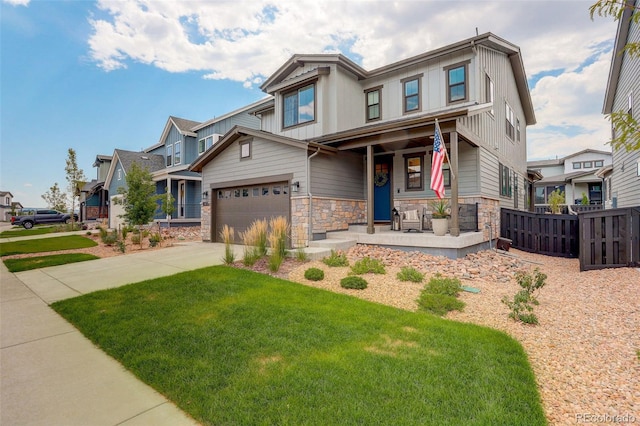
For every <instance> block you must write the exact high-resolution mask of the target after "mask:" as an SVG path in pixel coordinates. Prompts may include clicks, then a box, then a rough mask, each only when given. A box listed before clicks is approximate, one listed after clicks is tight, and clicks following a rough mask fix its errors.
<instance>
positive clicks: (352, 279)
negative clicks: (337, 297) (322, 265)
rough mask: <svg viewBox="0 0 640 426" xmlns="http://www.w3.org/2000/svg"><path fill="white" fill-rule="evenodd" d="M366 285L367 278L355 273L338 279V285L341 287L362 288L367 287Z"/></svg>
mask: <svg viewBox="0 0 640 426" xmlns="http://www.w3.org/2000/svg"><path fill="white" fill-rule="evenodd" d="M367 285H368V284H367V280H365V279H364V278H362V277H358V276H355V275H350V276H348V277H345V278H343V279H341V280H340V286H342V287H343V288H351V289H356V290H363V289H365V288H367Z"/></svg>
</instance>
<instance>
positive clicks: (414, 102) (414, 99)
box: [402, 75, 422, 113]
mask: <svg viewBox="0 0 640 426" xmlns="http://www.w3.org/2000/svg"><path fill="white" fill-rule="evenodd" d="M420 77H422V75H419V76H416V77H410V78H407V79H405V80H402V90H403V99H404V107H403V108H404V113H408V112H414V111H420Z"/></svg>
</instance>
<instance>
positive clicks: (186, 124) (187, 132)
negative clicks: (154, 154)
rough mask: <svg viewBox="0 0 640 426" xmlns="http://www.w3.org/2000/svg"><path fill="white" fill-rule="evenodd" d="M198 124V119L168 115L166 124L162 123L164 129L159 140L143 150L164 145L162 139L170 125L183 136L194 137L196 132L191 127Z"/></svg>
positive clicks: (164, 137) (165, 137) (168, 130)
mask: <svg viewBox="0 0 640 426" xmlns="http://www.w3.org/2000/svg"><path fill="white" fill-rule="evenodd" d="M198 125H200V122H199V121H193V120H187V119H186V118H178V117H174V116H172V115H170V116H169V118H168V119H167V124H165V125H164V130H163V131H162V135H161V136H160V140H159V141H158V142H157V143H156V144H155V145H152V146H150V147H149V148H147V149H145V150H144V152H149V151H151V150H154V149H156V148H158V147H159V146H162V145H164V141H165V140H166V139H167V137H168V136H169V132H171V127H175V128H176V129H178V132H180V134H181V135H183V136H191V137H194V138H195V137H196V136H198V134H197V133H196V132H194V131H193V128H194V127H196V126H198Z"/></svg>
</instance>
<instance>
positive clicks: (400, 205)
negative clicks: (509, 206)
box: [393, 197, 500, 241]
mask: <svg viewBox="0 0 640 426" xmlns="http://www.w3.org/2000/svg"><path fill="white" fill-rule="evenodd" d="M433 201H435V199H401V200H398V199H396V200H394V203H393V204H394V207H395V208H396V209H398V211H405V210H414V209H417V210H420V211H421V210H422V208H423V207H427V209H428V210H431V209H430V208H429V206H430V205H431V203H432V202H433ZM458 203H459V204H475V203H478V229H479V230H480V231H481V232H482V233H483V236H484V238H483V239H484V241H489V239H490V237H491V236H493V238H494V239H495V238H498V237H499V236H500V201H498V200H494V199H491V198H483V197H459V198H458ZM489 224H491V230H492V231H491V232H490V230H489V229H490V228H489Z"/></svg>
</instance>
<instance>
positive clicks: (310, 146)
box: [189, 126, 338, 172]
mask: <svg viewBox="0 0 640 426" xmlns="http://www.w3.org/2000/svg"><path fill="white" fill-rule="evenodd" d="M244 136H253V137H259V138H263V139H267V140H269V141H272V142H275V143H281V144H285V145H289V146H293V147H296V148H301V149H306V150H313V151H316V150H317V151H323V152H325V153H331V154H334V153H336V152H337V151H338V150H337V149H336V148H332V147H329V146H325V145H321V144H318V143H315V142H308V141H304V140H298V139H292V138H287V137H284V136H278V135H274V134H273V133H269V132H264V131H262V130H255V129H250V128H248V127H242V126H234V127H233V128H232V129H231V130H229V131H228V132H227V133H226V134H225V135H224V137H222V139H220V140H219V141H218V143H216V144H215V145H213V146H212V147H211V148H209V149H208V150H206V151H205V152H204V153H203V154H202V155H201V156H200V158H198V159H197V160H196V161H194V162H193V163H192V164H191V166H190V167H189V170H191V171H193V172H202V168H203V167H204V166H205V165H206V164H207V163H209V162H210V161H211V160H213V159H214V158H216V157H217V156H218V155H219V154H220V153H221V152H223V151H224V150H225V149H226V148H227V147H228V146H229V145H231V144H232V143H233V142H234V141H236V140H238V139H239V138H241V137H244Z"/></svg>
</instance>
